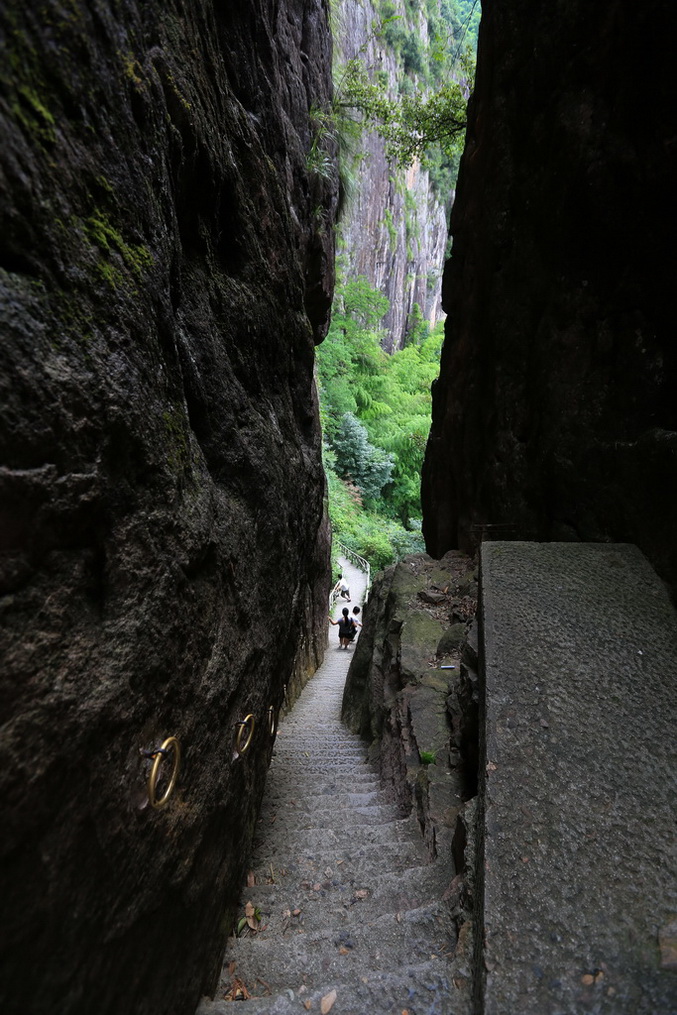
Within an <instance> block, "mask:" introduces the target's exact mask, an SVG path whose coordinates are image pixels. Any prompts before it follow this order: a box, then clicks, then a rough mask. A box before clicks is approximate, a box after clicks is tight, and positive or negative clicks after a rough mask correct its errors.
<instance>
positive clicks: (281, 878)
mask: <svg viewBox="0 0 677 1015" xmlns="http://www.w3.org/2000/svg"><path fill="white" fill-rule="evenodd" d="M283 869H284V868H283ZM326 869H327V868H325V870H326ZM328 869H330V870H331V871H332V874H331V876H327V875H326V874H324V872H323V873H322V876H321V877H318V879H317V880H314V879H313V878H298V877H297V878H296V879H291V878H289V877H288V876H287V875H283V874H281V872H280V871H278V872H276V869H275V866H274V865H273V875H272V876H273V877H274V878H276V881H275V882H274V883H272V884H258V885H255V886H254V887H252V888H247V889H245V890H244V893H243V895H242V909H244V904H245V903H246V902H247V901H251V902H252V904H253V905H255V906H258V907H259V909H260V910H261V912H262V913H266V914H267V915H270V916H272V915H273V914H274V912H276V911H277V910H279V911H280V912H284V911H285V910H287V909H289V910H290V911H292V912H293V910H294V909H300V910H301V911H302V912H304V913H308V914H310V913H311V912H312V911H320V912H322V911H324V912H325V913H329V912H342V910H352V908H353V907H358V908H357V909H355V913H357V914H358V919H359V914H360V913H361V912H362V908H359V907H361V904H362V903H366V906H365V907H363V908H366V909H368V911H369V912H376V911H378V912H380V913H383V914H385V913H401V912H404V911H405V910H409V909H420V907H421V906H425V905H428V904H429V903H432V902H437V901H439V900H441V899H442V897H443V895H444V893H445V890H446V889H447V887H448V881H449V876H448V875H446V874H444V873H443V872H442V871H441V870H440V868H439V866H438V865H436V864H429V865H426V866H419V867H410V868H405V869H403V870H401V871H386V872H382V873H380V872H378V871H374V870H373V869H371V868H370V869H362V868H360V869H358V870H356V871H355V872H354V873H353V872H350V871H345V872H344V871H340V868H339V867H338V866H337V867H336V868H334V867H330V868H328ZM352 916H353V914H352V912H350V911H349V912H347V914H342V916H341V922H345V920H347V919H350V918H352Z"/></svg>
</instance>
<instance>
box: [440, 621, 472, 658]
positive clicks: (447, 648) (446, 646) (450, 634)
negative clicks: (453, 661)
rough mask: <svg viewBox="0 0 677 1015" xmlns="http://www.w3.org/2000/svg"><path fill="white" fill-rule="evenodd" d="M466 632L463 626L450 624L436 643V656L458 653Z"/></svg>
mask: <svg viewBox="0 0 677 1015" xmlns="http://www.w3.org/2000/svg"><path fill="white" fill-rule="evenodd" d="M466 632H467V628H466V626H465V624H452V625H451V627H448V628H447V630H446V631H445V632H444V634H443V635H442V637H441V638H440V640H439V642H438V643H437V650H436V653H435V654H436V655H438V656H444V655H447V654H448V653H450V652H455V651H458V650H459V649H460V647H461V645H462V644H463V641H464V639H465V636H466Z"/></svg>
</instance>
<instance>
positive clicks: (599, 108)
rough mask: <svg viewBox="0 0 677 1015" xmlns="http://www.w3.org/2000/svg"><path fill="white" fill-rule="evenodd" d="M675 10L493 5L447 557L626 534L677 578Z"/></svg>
mask: <svg viewBox="0 0 677 1015" xmlns="http://www.w3.org/2000/svg"><path fill="white" fill-rule="evenodd" d="M676 17H677V14H676V12H675V9H674V8H673V6H672V5H669V4H666V3H663V2H662V0H649V2H647V3H646V4H644V5H643V6H641V7H637V6H636V5H635V6H633V5H629V4H627V3H624V2H622V0H611V2H610V3H607V4H604V5H598V6H596V7H591V6H590V5H589V4H584V3H583V2H581V0H567V2H566V3H565V4H559V5H557V6H556V7H553V6H552V5H549V6H548V7H547V9H546V8H543V6H542V5H540V4H536V3H534V2H532V0H518V2H516V3H515V2H510V3H507V2H505V0H492V2H491V3H487V4H485V5H484V12H483V19H482V26H481V30H480V43H479V52H478V65H477V80H476V87H475V94H474V97H473V101H472V104H471V109H470V117H469V121H470V122H469V131H468V138H467V144H466V150H465V154H464V156H463V160H462V164H461V171H460V175H459V183H458V192H457V199H456V203H455V206H454V211H453V213H452V233H453V236H454V247H453V253H452V258H451V260H450V262H449V263H448V265H447V269H446V273H445V279H444V287H443V302H444V306H445V309H446V311H447V313H448V314H449V318H448V321H447V338H446V343H445V348H444V353H443V357H442V367H441V377H440V380H439V381H438V382H437V384H436V386H435V391H434V405H433V426H432V431H431V437H430V442H429V445H428V450H427V455H426V462H425V467H424V477H423V505H424V531H425V535H426V541H427V547H428V550H429V551H430V552H431V553H433V554H434V555H436V556H439V555H442V554H443V553H444V552H445V551H446V550H447V549H448V548H449V547H454V546H460V547H464V548H466V549H471V548H472V547H474V546H475V545H476V544H477V542H478V541H479V538H480V536H481V534H482V533H483V532H484V533H491V532H494V533H497V534H499V535H500V536H501V538H513V537H518V538H527V539H539V540H549V539H558V540H579V539H580V540H606V539H614V540H620V541H630V542H634V543H637V544H638V545H639V546H640V547H641V548H642V549H643V550H644V552H645V553H646V554H647V556H648V557H649V558H650V560H651V561H652V562H653V564H654V565H655V567H656V568H657V570H658V571H659V572H660V573H661V574H662V575H663V577H665V578H666V579H668V580H669V581H670V582H671V584H672V585H673V587H674V586H675V585H676V584H677V541H676V540H675V529H674V518H675V514H676V513H677V397H676V396H677V383H676V381H677V357H676V348H677V346H676V344H675V339H674V327H673V322H672V316H673V308H672V293H673V291H674V279H675V272H676V268H677V265H676V263H675V261H676V256H675V245H674V241H673V236H672V231H673V223H674V221H675V217H676V213H677V206H676V205H677V199H676V197H675V186H674V181H675V178H676V176H677V164H676V163H677V149H676V147H675V143H674V139H675V136H676V133H677V123H676V118H675V106H674V102H673V100H672V95H673V93H674V83H675V82H674V70H673V61H672V59H671V56H670V55H669V52H668V46H667V41H666V40H668V39H670V38H674V35H675V30H676V28H677V25H676Z"/></svg>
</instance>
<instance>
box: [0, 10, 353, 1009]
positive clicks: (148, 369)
mask: <svg viewBox="0 0 677 1015" xmlns="http://www.w3.org/2000/svg"><path fill="white" fill-rule="evenodd" d="M273 7H274V9H273ZM0 31H1V33H2V46H3V55H2V60H1V61H0V132H1V136H2V146H1V155H0V181H1V187H0V192H1V195H2V196H1V197H0V324H1V327H2V342H1V343H0V498H1V504H2V507H1V508H0V541H1V543H0V554H1V557H0V595H1V598H0V609H1V610H2V635H1V642H0V649H1V651H2V678H1V684H0V701H1V708H0V711H1V715H2V722H3V726H2V732H1V738H0V781H1V785H0V793H1V795H2V801H3V805H2V807H3V813H2V825H3V837H2V847H1V849H2V855H1V857H0V864H1V867H2V884H1V885H0V893H1V894H2V898H3V920H2V931H1V932H0V935H1V937H0V983H2V987H1V988H0V993H1V1001H0V1008H2V1011H3V1015H19V1013H24V1012H28V1011H30V1012H31V1013H33V1015H42V1013H47V1012H50V1013H51V1012H55V1011H58V1012H60V1013H62V1015H67V1013H75V1012H82V1013H87V1015H89V1013H91V1012H92V1011H93V1010H95V1009H96V1011H98V1012H100V1013H101V1015H105V1013H106V1012H110V1013H114V1015H120V1012H122V1011H130V1012H134V1013H136V1015H146V1013H153V1015H162V1013H171V1015H181V1013H182V1012H185V1011H190V1010H193V1009H194V1006H195V1004H196V1003H197V1000H198V998H199V996H200V994H201V993H202V992H203V991H204V990H207V989H210V988H211V987H212V986H213V983H214V982H215V977H216V976H217V973H218V968H219V965H220V959H221V953H222V949H223V943H224V941H225V935H226V933H227V931H228V927H229V920H230V916H231V915H232V912H233V908H234V906H235V903H236V900H237V893H238V890H239V884H240V881H241V876H242V870H243V864H244V862H245V859H244V858H245V856H246V852H247V848H248V844H249V842H250V840H251V834H252V826H253V820H254V814H255V810H256V807H257V804H258V801H259V799H260V795H261V792H262V788H263V779H264V774H265V769H266V766H267V763H268V759H269V755H270V746H271V745H270V738H269V736H268V734H267V733H266V729H265V723H264V722H263V716H264V714H265V711H266V709H267V708H268V706H269V705H273V706H274V707H275V708H277V707H279V705H280V703H281V700H282V696H283V687H284V685H285V684H288V685H290V693H291V695H292V697H293V695H294V694H295V693H297V691H298V689H299V688H300V686H301V685H302V683H303V681H304V680H305V679H306V677H307V674H308V672H310V671H312V669H313V668H314V665H315V664H316V663H317V662H318V661H319V660H320V658H321V656H322V653H323V651H324V638H325V618H326V594H327V584H328V534H327V530H326V522H325V519H324V514H323V496H324V478H323V473H322V466H321V461H320V431H319V425H318V418H317V406H316V402H315V395H314V386H313V344H314V342H316V341H318V340H320V339H321V337H322V336H323V334H324V332H325V330H326V326H327V315H328V309H329V303H330V296H331V287H332V274H333V267H332V258H333V252H332V238H331V226H332V221H333V215H334V207H335V194H334V192H333V188H332V185H331V184H329V183H327V181H324V180H320V179H318V178H311V177H309V175H308V173H307V171H306V156H307V152H308V150H309V147H310V143H311V127H310V124H309V116H308V111H309V108H310V106H311V105H312V104H318V105H323V104H324V103H326V102H327V100H328V96H329V88H330V82H329V68H330V64H331V58H330V44H329V35H328V29H327V12H326V7H325V4H324V3H323V2H321V0H304V2H301V0H284V2H281V3H278V4H275V5H272V6H271V5H270V4H265V3H263V2H260V0H253V2H251V3H247V4H245V5H241V6H238V5H233V4H223V3H219V4H214V3H212V2H210V0H199V2H196V3H193V2H191V3H182V2H180V0H177V2H171V0H170V2H169V3H166V2H162V3H155V2H144V3H143V4H137V3H133V2H130V0H123V2H121V3H115V4H112V3H108V2H97V3H93V4H92V3H84V2H78V0H74V2H72V3H67V4H57V3H51V2H48V3H46V4H40V5H38V4H36V3H28V4H25V3H24V4H19V3H10V4H5V5H4V6H3V9H2V12H1V13H0ZM292 616H293V618H294V623H291V622H290V617H292ZM248 713H253V714H254V715H255V716H256V718H257V720H258V725H257V728H256V731H255V734H254V740H253V745H252V748H251V750H250V752H249V754H248V755H246V756H244V757H241V758H240V759H237V760H234V759H233V739H234V734H235V731H236V726H235V723H236V722H237V721H239V720H241V719H242V718H243V717H244V716H245V715H246V714H248ZM170 734H174V735H176V736H177V737H178V738H179V739H180V741H181V744H182V748H183V754H184V762H183V767H182V770H181V773H180V776H179V782H178V789H177V791H176V793H175V795H174V797H173V798H172V799H171V800H170V802H169V803H168V805H167V807H166V808H165V809H164V810H159V811H156V810H152V809H151V808H150V807H148V806H147V795H146V777H147V774H148V768H149V766H150V762H149V761H148V760H146V759H144V758H142V757H141V755H140V751H141V750H144V749H145V750H148V749H149V748H151V747H155V746H157V745H158V744H159V743H160V742H161V741H162V740H163V739H164V737H165V736H168V735H170ZM169 970H171V976H169V975H168V971H169Z"/></svg>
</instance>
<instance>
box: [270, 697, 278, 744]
mask: <svg viewBox="0 0 677 1015" xmlns="http://www.w3.org/2000/svg"><path fill="white" fill-rule="evenodd" d="M276 729H277V722H276V721H275V707H274V706H273V705H269V706H268V732H269V733H270V735H271V737H274V736H275V730H276Z"/></svg>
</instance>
